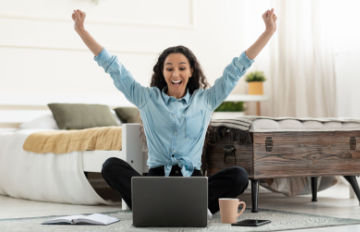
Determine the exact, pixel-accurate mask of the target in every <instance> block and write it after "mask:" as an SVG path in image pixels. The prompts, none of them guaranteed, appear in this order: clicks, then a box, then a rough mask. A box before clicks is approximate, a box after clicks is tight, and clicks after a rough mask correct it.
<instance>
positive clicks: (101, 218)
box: [42, 213, 120, 225]
mask: <svg viewBox="0 0 360 232" xmlns="http://www.w3.org/2000/svg"><path fill="white" fill-rule="evenodd" d="M118 221H120V219H118V218H114V217H110V216H108V215H105V214H99V213H94V214H91V215H71V216H64V217H57V218H53V219H50V220H47V221H45V222H43V223H42V224H44V225H47V224H72V225H75V224H92V225H110V224H112V223H115V222H118Z"/></svg>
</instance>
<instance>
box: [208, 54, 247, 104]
mask: <svg viewBox="0 0 360 232" xmlns="http://www.w3.org/2000/svg"><path fill="white" fill-rule="evenodd" d="M253 62H254V60H251V59H250V58H249V57H248V56H247V55H246V53H245V52H243V53H242V54H241V55H240V56H239V57H235V58H233V60H232V62H231V63H230V64H229V65H228V66H226V68H225V70H224V72H223V75H222V76H221V77H220V78H218V79H217V80H216V81H215V84H214V85H213V86H212V87H211V88H209V89H207V90H205V92H204V94H205V95H206V99H207V104H208V108H209V110H211V111H213V110H215V109H216V107H218V106H219V105H220V104H221V103H222V102H223V101H224V100H225V99H226V98H227V96H228V95H229V94H230V93H231V91H232V90H233V89H234V87H235V85H236V84H237V82H238V81H239V79H240V77H242V76H243V75H244V74H245V72H246V70H247V69H248V68H249V67H250V66H251V64H252V63H253Z"/></svg>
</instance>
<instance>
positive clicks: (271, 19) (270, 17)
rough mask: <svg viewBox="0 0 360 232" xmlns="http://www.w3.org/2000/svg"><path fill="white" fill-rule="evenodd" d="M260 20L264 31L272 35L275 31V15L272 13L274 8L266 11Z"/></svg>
mask: <svg viewBox="0 0 360 232" xmlns="http://www.w3.org/2000/svg"><path fill="white" fill-rule="evenodd" d="M262 18H263V20H264V23H265V26H266V31H269V32H272V33H274V32H275V31H276V19H277V17H276V15H275V13H274V8H272V9H271V10H267V11H266V12H265V13H264V14H263V15H262Z"/></svg>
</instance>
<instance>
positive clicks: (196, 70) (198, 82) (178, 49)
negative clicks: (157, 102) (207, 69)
mask: <svg viewBox="0 0 360 232" xmlns="http://www.w3.org/2000/svg"><path fill="white" fill-rule="evenodd" d="M172 53H181V54H183V55H184V56H185V57H186V58H187V59H188V61H189V63H190V67H191V68H192V70H193V73H192V76H191V78H190V79H189V82H188V83H187V86H186V87H187V88H188V89H189V92H190V94H192V93H193V92H194V91H195V90H197V89H199V88H204V89H206V88H207V87H209V84H208V82H207V80H206V77H205V75H204V73H203V71H202V69H201V66H200V64H199V62H198V61H197V58H196V56H195V55H194V53H193V52H192V51H191V50H190V49H188V48H187V47H185V46H181V45H180V46H175V47H169V48H167V49H165V50H164V51H163V52H162V53H161V54H160V56H159V58H158V61H157V62H156V64H155V66H154V68H153V71H154V73H153V75H152V78H151V83H150V86H155V87H158V88H159V89H160V90H162V89H163V88H164V87H166V86H167V84H166V81H165V78H164V75H163V68H164V62H165V59H166V57H167V56H168V55H170V54H172Z"/></svg>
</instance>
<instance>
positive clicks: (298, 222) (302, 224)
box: [0, 209, 360, 232]
mask: <svg viewBox="0 0 360 232" xmlns="http://www.w3.org/2000/svg"><path fill="white" fill-rule="evenodd" d="M99 213H100V212H99ZM106 214H108V215H111V216H114V217H117V218H119V219H121V221H120V222H117V223H114V224H112V225H108V226H94V225H42V224H41V223H42V222H43V221H45V220H47V219H49V218H51V217H33V218H13V219H1V220H0V228H1V231H8V232H13V231H14V232H15V231H34V232H35V231H36V232H42V231H56V232H57V231H59V232H60V231H64V232H67V231H100V232H102V231H174V232H175V231H179V232H180V231H282V230H293V229H307V228H319V227H332V226H340V225H352V224H360V220H356V219H343V218H335V217H326V216H317V215H310V214H300V213H292V212H285V211H277V210H269V209H261V210H260V212H259V213H256V214H254V213H251V210H250V209H247V210H246V211H245V213H244V214H243V215H242V216H241V218H240V219H268V220H271V221H272V222H271V223H270V224H267V225H264V226H260V227H255V228H252V227H233V226H231V225H228V224H222V223H221V222H220V218H219V214H215V215H214V217H213V218H212V219H211V220H209V224H208V227H206V228H135V227H133V226H132V214H131V212H130V211H117V212H113V213H109V212H107V213H106ZM56 216H59V215H56Z"/></svg>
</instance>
